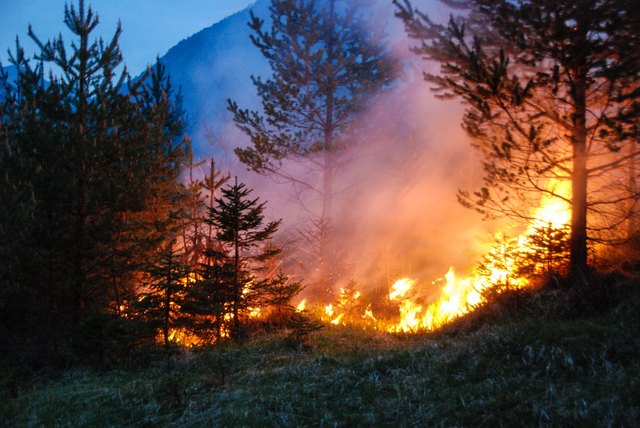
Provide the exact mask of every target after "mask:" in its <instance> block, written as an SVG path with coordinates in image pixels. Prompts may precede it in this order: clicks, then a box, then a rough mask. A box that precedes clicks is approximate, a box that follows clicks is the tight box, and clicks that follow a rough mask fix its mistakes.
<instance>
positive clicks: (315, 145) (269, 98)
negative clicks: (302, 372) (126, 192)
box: [229, 0, 394, 291]
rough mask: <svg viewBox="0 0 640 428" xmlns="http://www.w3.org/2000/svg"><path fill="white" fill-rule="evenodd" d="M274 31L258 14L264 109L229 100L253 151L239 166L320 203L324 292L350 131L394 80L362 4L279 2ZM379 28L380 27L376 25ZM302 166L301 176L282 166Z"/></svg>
mask: <svg viewBox="0 0 640 428" xmlns="http://www.w3.org/2000/svg"><path fill="white" fill-rule="evenodd" d="M269 11H270V16H271V27H270V28H268V27H267V25H265V23H264V21H263V20H262V19H260V18H258V17H256V16H254V15H253V14H252V15H251V21H250V22H249V26H250V27H251V29H252V30H253V32H254V35H252V36H251V40H252V41H253V43H254V44H255V45H256V46H257V47H258V48H259V49H260V51H261V53H262V55H263V56H264V57H265V58H266V59H267V60H268V61H269V65H270V67H271V72H272V76H271V77H269V78H267V79H265V80H263V79H262V78H260V77H253V78H252V80H253V84H254V85H255V87H256V90H257V93H258V96H259V97H260V99H261V101H262V111H261V112H257V111H249V110H243V109H241V108H240V107H239V106H238V105H237V104H236V103H234V102H233V101H231V100H230V101H229V109H230V111H231V112H232V113H233V115H234V120H235V122H236V124H237V125H238V127H239V128H240V129H241V130H242V131H244V132H245V133H246V134H247V135H248V136H249V137H250V139H251V145H250V146H249V147H246V148H239V149H236V154H237V155H238V157H239V159H240V161H241V162H243V163H244V164H245V165H247V167H248V168H249V169H250V170H252V171H255V172H257V173H259V174H264V175H270V176H272V177H277V178H279V179H284V180H285V181H286V182H288V183H290V184H292V185H293V188H294V192H295V194H296V195H301V194H304V193H305V192H309V193H311V194H312V195H313V197H314V198H316V197H318V198H319V199H320V201H321V202H320V204H319V209H318V208H315V209H314V208H309V205H308V204H307V203H305V202H304V198H302V197H300V201H301V203H302V205H303V207H305V209H307V210H308V212H310V214H311V219H310V222H311V225H312V226H311V228H310V230H311V232H310V233H309V234H307V236H311V237H313V238H314V242H313V244H314V245H315V246H317V249H316V251H314V254H315V257H316V258H317V260H318V262H317V266H316V267H314V269H318V270H319V271H320V275H319V276H320V278H319V282H320V283H321V284H322V285H321V288H322V289H324V291H327V290H328V289H329V288H330V282H331V280H332V278H331V277H332V275H333V274H334V272H332V270H333V268H332V266H331V265H332V264H333V260H332V255H331V253H332V248H331V241H332V240H331V237H330V230H331V218H332V215H333V211H334V207H333V205H334V196H335V192H336V189H335V180H336V175H337V174H338V172H339V167H340V165H341V163H344V162H345V155H346V152H347V151H348V150H347V149H348V148H349V147H350V146H353V145H354V144H355V143H356V139H355V138H353V135H355V133H353V134H351V136H349V135H348V134H349V131H350V127H351V126H352V125H353V124H354V122H355V119H356V117H357V116H358V113H359V112H361V111H362V110H363V109H364V108H365V107H366V106H367V103H368V101H369V100H370V99H371V97H373V96H375V95H376V94H377V93H378V92H379V91H381V90H383V89H384V88H385V87H387V85H388V84H389V83H390V81H391V80H392V78H393V76H394V67H393V63H392V61H391V60H390V57H389V56H388V55H387V52H386V50H385V48H384V47H383V46H382V44H381V43H382V39H383V38H382V36H381V34H380V33H378V32H375V31H372V30H371V28H372V27H373V26H372V25H371V23H370V22H365V21H366V19H365V18H366V16H365V15H366V12H365V11H364V8H363V3H362V2H359V1H352V2H342V1H338V0H326V1H325V0H322V1H315V0H274V1H273V2H272V3H271V6H270V8H269ZM377 28H380V27H379V26H378V27H377ZM289 161H294V162H298V163H301V164H303V166H304V171H305V172H304V174H295V173H291V170H287V168H286V167H285V168H283V164H285V163H287V162H289Z"/></svg>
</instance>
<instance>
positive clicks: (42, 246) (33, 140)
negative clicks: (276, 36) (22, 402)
mask: <svg viewBox="0 0 640 428" xmlns="http://www.w3.org/2000/svg"><path fill="white" fill-rule="evenodd" d="M64 17H65V18H64V22H65V25H66V26H67V28H68V29H69V30H70V32H71V34H72V35H73V37H74V38H75V39H74V41H73V43H71V44H70V45H69V46H67V45H66V44H65V42H64V40H63V39H62V36H60V37H57V38H55V39H52V40H49V41H47V42H46V43H43V42H41V41H40V39H39V38H38V37H37V36H35V34H34V32H33V31H32V30H31V29H30V30H29V34H30V36H31V38H32V39H33V40H34V41H35V43H36V45H37V46H38V48H39V53H38V54H37V55H36V56H35V59H33V60H30V59H28V58H26V57H25V55H24V52H23V50H22V48H21V46H20V45H19V44H17V46H16V50H15V53H12V57H11V62H12V64H13V65H14V66H15V67H16V69H17V71H18V76H17V78H16V80H15V82H9V81H8V79H6V78H4V79H2V80H3V82H2V83H3V87H4V91H3V100H2V101H3V107H2V115H1V117H0V119H1V121H2V122H1V124H0V128H1V129H2V131H3V135H2V145H3V146H2V155H0V156H1V157H0V162H2V164H1V165H0V166H1V167H2V171H3V174H4V176H3V178H2V179H3V180H4V181H5V182H6V184H7V186H8V187H7V188H3V191H4V189H15V190H16V192H17V193H14V197H13V198H8V199H4V198H3V204H4V203H5V201H6V203H7V204H10V205H8V206H7V212H16V213H18V212H22V213H23V214H24V216H21V217H22V218H21V219H17V218H12V217H11V216H8V215H7V216H5V215H4V214H3V215H2V218H1V219H0V220H1V221H2V226H0V232H1V233H2V236H0V238H2V239H4V238H5V237H7V238H8V239H11V240H12V245H15V246H16V247H19V248H20V249H21V250H20V251H19V252H16V253H14V255H15V257H14V259H13V260H12V265H11V268H10V269H11V270H10V271H7V272H6V275H7V281H8V282H10V283H12V284H13V286H12V287H13V288H14V289H16V290H21V291H20V293H22V296H23V297H24V299H23V300H24V301H25V303H24V304H25V306H27V307H31V309H28V310H26V311H24V312H23V314H22V317H23V323H22V324H24V325H28V324H30V323H34V324H37V323H40V324H41V325H46V326H47V328H49V326H51V331H53V332H55V334H47V333H46V329H47V328H42V327H41V328H39V329H38V328H34V329H33V330H32V331H30V332H29V334H30V335H33V337H35V336H36V335H40V334H41V333H42V336H43V338H42V342H43V343H52V342H53V343H52V346H53V348H55V349H64V345H66V344H67V343H68V342H69V339H70V338H71V337H72V336H73V333H75V332H77V331H78V330H79V327H80V325H81V324H82V322H83V320H84V319H86V318H87V317H88V316H89V315H91V314H94V313H98V314H100V313H112V314H116V315H117V314H119V313H120V310H121V308H122V307H123V306H125V303H126V297H127V294H130V293H131V292H133V289H134V286H135V282H136V278H137V275H138V273H139V270H140V268H141V266H142V265H143V264H145V263H146V262H147V261H148V260H149V257H150V256H151V255H152V253H153V252H154V250H156V249H157V248H158V245H160V244H161V243H163V242H164V236H163V235H164V233H165V228H166V227H168V226H167V225H168V224H169V223H171V221H172V219H171V218H170V211H171V207H170V206H171V204H172V202H173V200H174V198H175V195H176V179H177V175H178V171H179V167H180V162H181V161H182V159H183V157H184V154H185V150H184V144H182V143H181V142H180V141H179V140H177V136H179V135H180V134H181V128H182V126H183V124H182V122H181V120H180V119H179V115H180V112H179V109H178V108H176V105H175V104H174V103H173V101H172V92H171V88H170V82H169V79H168V78H166V76H164V69H163V67H162V66H161V65H160V64H157V65H156V67H154V68H153V69H151V70H150V71H149V74H148V75H147V76H146V77H145V78H144V79H141V80H138V81H132V80H131V79H130V78H129V75H128V74H127V72H126V69H125V68H124V67H123V66H122V57H121V53H120V49H119V47H118V37H119V35H120V32H121V30H120V28H119V27H118V28H117V30H116V32H115V34H114V36H113V38H112V39H111V40H110V41H109V42H108V43H105V42H104V41H102V40H93V37H92V35H93V32H94V30H95V29H96V27H97V25H98V17H97V15H95V14H94V12H93V11H92V10H91V8H86V7H85V4H84V1H82V0H80V1H79V2H78V5H77V6H74V5H71V6H67V7H65V13H64ZM34 63H35V65H34ZM45 66H52V67H50V68H51V70H52V71H51V72H49V74H48V75H47V76H46V79H45V73H44V70H45ZM147 78H148V79H147ZM18 166H19V168H18ZM5 167H6V169H5ZM4 171H6V174H5V173H4ZM14 220H15V221H17V222H18V223H19V227H17V228H15V229H14V228H13V226H11V222H13V221H14ZM10 227H11V228H12V229H13V230H14V231H15V232H17V233H16V234H15V235H10V234H9V233H10V232H9V228H10ZM5 233H7V234H8V235H5ZM11 233H12V232H11ZM7 251H8V250H7ZM3 276H4V273H3ZM31 303H32V305H31ZM42 320H45V322H42ZM56 342H57V343H56ZM60 342H61V343H60Z"/></svg>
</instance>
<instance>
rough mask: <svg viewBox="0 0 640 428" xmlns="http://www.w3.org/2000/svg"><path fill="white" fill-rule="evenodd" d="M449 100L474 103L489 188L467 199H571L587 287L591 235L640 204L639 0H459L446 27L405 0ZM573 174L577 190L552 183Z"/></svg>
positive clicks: (490, 202) (613, 231) (573, 267)
mask: <svg viewBox="0 0 640 428" xmlns="http://www.w3.org/2000/svg"><path fill="white" fill-rule="evenodd" d="M394 3H395V4H396V5H397V7H398V16H399V17H400V18H402V19H403V21H404V22H405V25H406V29H407V31H408V33H409V35H410V37H412V38H414V39H416V40H418V41H419V44H418V45H417V46H416V47H415V48H414V51H415V52H416V53H417V54H419V55H421V56H423V57H424V58H426V59H428V60H433V61H435V62H436V63H439V64H440V72H439V73H429V74H426V76H425V77H426V80H427V81H429V82H430V83H431V84H432V85H433V88H434V89H435V91H436V93H437V94H438V95H439V96H440V97H442V98H445V99H446V98H455V99H460V100H462V101H463V102H464V104H465V106H466V107H467V110H466V113H465V115H464V118H463V127H464V129H465V130H466V131H467V133H468V134H469V136H470V137H471V138H472V141H473V144H474V146H475V147H476V149H477V150H478V151H479V153H480V156H481V157H482V161H483V166H484V170H485V178H484V185H483V187H482V188H481V189H480V190H479V191H477V192H474V193H469V192H466V191H463V192H461V193H460V200H461V202H463V203H464V204H466V205H468V206H474V207H476V208H477V209H479V210H480V211H481V212H483V213H485V214H488V215H494V214H499V215H508V216H511V217H514V218H523V219H526V220H530V219H531V214H530V213H531V212H532V211H531V208H532V205H534V204H535V203H536V201H540V199H541V195H543V194H547V195H548V196H552V197H555V198H559V199H561V200H564V201H566V202H567V203H569V204H570V206H571V224H570V226H571V233H570V239H569V247H570V261H569V265H570V274H571V275H572V277H573V278H575V279H576V280H579V282H581V283H584V282H585V281H584V279H585V276H587V274H588V264H587V245H588V242H589V239H590V238H594V239H598V240H611V238H612V237H613V238H618V237H620V236H621V235H622V234H626V232H625V231H624V230H621V229H622V228H621V227H620V226H621V225H622V224H623V223H624V222H625V220H626V219H627V218H629V217H630V216H633V215H637V213H634V212H633V209H634V208H633V207H634V206H635V201H637V199H638V192H637V190H636V186H635V185H634V183H635V173H634V172H633V171H634V168H635V166H634V165H635V163H636V162H637V160H638V157H639V156H640V149H639V147H638V141H639V137H638V136H639V134H638V117H639V116H640V114H639V113H640V92H639V91H638V84H637V82H638V78H639V77H640V53H639V52H640V51H639V50H638V46H639V45H640V33H639V32H638V26H639V25H640V12H639V10H640V9H639V8H638V7H637V2H634V1H628V0H604V1H601V0H579V1H547V0H520V1H515V2H514V1H510V0H455V1H454V0H450V1H448V0H447V1H444V3H446V4H447V5H449V6H451V7H453V8H460V9H461V10H462V12H461V13H460V14H459V15H456V16H452V18H451V19H450V21H449V22H448V24H447V25H441V24H439V23H437V22H434V21H433V20H431V19H430V17H429V16H428V15H427V14H425V13H422V12H420V11H419V10H417V9H414V8H413V7H412V6H411V4H410V2H409V1H408V0H404V1H401V0H394ZM553 181H556V182H563V181H564V182H570V183H571V195H570V196H567V195H562V194H560V193H558V192H555V191H554V190H551V189H553V186H550V185H549V184H550V182H553Z"/></svg>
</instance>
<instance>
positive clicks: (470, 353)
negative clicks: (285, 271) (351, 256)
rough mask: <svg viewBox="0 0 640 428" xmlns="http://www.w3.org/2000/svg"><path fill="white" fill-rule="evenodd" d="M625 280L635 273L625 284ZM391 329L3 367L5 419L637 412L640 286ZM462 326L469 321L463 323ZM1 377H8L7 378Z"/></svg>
mask: <svg viewBox="0 0 640 428" xmlns="http://www.w3.org/2000/svg"><path fill="white" fill-rule="evenodd" d="M635 288H636V289H637V288H638V287H635ZM485 318H486V317H485ZM495 319H497V318H496V317H494V321H492V322H486V321H485V322H482V323H479V322H477V321H474V322H472V323H471V324H469V323H466V324H465V323H459V324H458V325H457V326H454V327H452V328H449V329H447V330H445V331H441V332H436V333H431V334H420V335H391V334H387V333H381V332H375V331H373V332H372V331H363V330H358V329H349V328H346V327H335V326H331V327H329V326H327V327H325V328H323V329H321V330H320V331H317V332H315V333H313V334H312V335H311V336H310V338H309V341H308V343H306V344H305V346H297V347H296V346H291V343H290V341H288V340H287V335H286V333H283V332H279V333H272V334H264V335H261V336H259V337H256V338H254V339H251V340H249V341H247V342H245V343H243V344H226V345H223V346H217V347H213V348H212V349H206V350H191V351H181V352H179V353H177V354H176V355H174V356H173V358H172V359H171V361H170V363H171V366H170V373H168V371H167V361H166V360H162V359H161V358H156V359H153V360H152V362H150V363H147V364H142V363H140V362H139V361H138V362H135V363H131V362H129V363H127V364H124V363H123V364H122V366H121V367H113V366H112V367H110V368H108V369H105V368H102V369H98V368H95V367H81V368H78V367H75V368H70V369H66V370H62V371H59V372H57V373H55V374H51V373H48V374H42V373H32V374H30V375H28V376H27V375H25V376H22V377H21V378H19V379H18V380H16V379H15V374H14V378H13V380H11V379H9V377H10V376H9V373H5V376H4V377H5V380H6V383H5V384H6V385H7V386H8V387H7V388H5V391H4V396H3V397H2V403H3V406H2V410H1V411H0V420H2V421H3V424H4V425H7V426H73V427H80V426H199V427H203V426H256V427H257V426H260V427H264V426H286V427H289V426H332V427H333V426H398V427H399V426H469V427H471V426H473V427H476V426H488V427H495V426H638V424H640V360H639V359H638V355H640V295H639V293H638V292H637V291H634V292H632V293H631V294H630V297H628V298H625V299H620V302H618V303H616V304H615V305H613V306H612V307H610V308H606V309H605V310H601V311H599V312H598V313H596V314H590V315H588V316H585V315H575V314H573V315H572V316H557V317H556V316H544V317H540V316H533V315H531V314H530V315H524V316H520V317H517V318H513V317H511V318H510V317H506V318H505V317H502V318H501V319H500V320H498V321H496V320H495ZM470 326H471V327H470ZM10 383H11V384H12V385H11V388H9V386H10V385H9V384H10Z"/></svg>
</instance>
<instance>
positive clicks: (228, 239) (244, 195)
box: [207, 179, 281, 339]
mask: <svg viewBox="0 0 640 428" xmlns="http://www.w3.org/2000/svg"><path fill="white" fill-rule="evenodd" d="M251 192H252V190H250V189H247V187H246V186H245V185H244V184H242V183H240V184H238V182H237V179H236V181H235V182H234V184H232V185H228V186H227V187H224V188H222V196H221V197H220V198H216V206H215V207H211V208H209V216H208V218H207V221H208V223H210V224H211V225H212V226H213V227H214V228H215V230H216V239H217V240H218V241H219V242H220V243H221V244H223V245H224V247H223V248H222V249H221V251H218V252H217V254H216V255H214V257H215V256H217V259H218V260H219V263H221V266H222V268H223V269H225V270H226V269H230V271H227V272H225V276H226V275H227V274H229V276H230V277H229V278H228V282H227V283H226V284H225V285H226V287H225V288H220V289H219V291H220V292H223V291H226V292H227V293H228V294H227V295H226V296H225V297H224V300H225V301H226V303H227V304H228V308H229V309H228V312H229V313H230V315H231V316H232V325H231V327H230V332H231V337H232V338H234V339H237V338H239V337H240V333H241V331H240V328H241V318H244V317H247V315H248V310H249V308H251V307H252V306H256V305H259V304H260V299H261V297H262V296H263V295H264V290H265V288H266V287H269V286H271V285H272V280H271V279H270V278H268V277H260V276H259V275H257V273H258V272H257V268H258V267H259V266H260V263H262V262H264V261H265V260H268V259H270V258H272V257H275V256H276V255H277V254H278V253H279V252H280V250H279V249H278V248H275V247H273V246H271V245H267V244H268V242H269V241H270V240H271V239H272V237H273V235H274V233H276V231H277V229H278V227H279V226H280V224H281V220H277V221H272V222H269V223H266V224H264V209H265V204H266V203H265V202H263V203H259V202H258V198H254V199H251V198H250V194H251ZM225 279H226V278H225ZM222 284H224V281H223V282H222Z"/></svg>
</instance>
